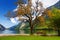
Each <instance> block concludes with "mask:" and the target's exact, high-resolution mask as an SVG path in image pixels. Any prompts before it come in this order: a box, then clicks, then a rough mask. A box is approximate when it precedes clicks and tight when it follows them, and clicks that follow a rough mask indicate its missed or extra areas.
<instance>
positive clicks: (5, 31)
mask: <svg viewBox="0 0 60 40" xmlns="http://www.w3.org/2000/svg"><path fill="white" fill-rule="evenodd" d="M17 33H18V32H17V31H15V30H4V31H0V34H17Z"/></svg>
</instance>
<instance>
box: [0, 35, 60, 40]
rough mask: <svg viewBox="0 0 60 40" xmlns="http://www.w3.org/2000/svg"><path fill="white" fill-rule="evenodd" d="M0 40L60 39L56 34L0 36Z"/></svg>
mask: <svg viewBox="0 0 60 40" xmlns="http://www.w3.org/2000/svg"><path fill="white" fill-rule="evenodd" d="M0 40H60V37H58V36H34V35H33V36H22V35H20V36H0Z"/></svg>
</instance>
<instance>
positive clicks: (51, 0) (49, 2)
mask: <svg viewBox="0 0 60 40" xmlns="http://www.w3.org/2000/svg"><path fill="white" fill-rule="evenodd" d="M36 1H37V0H32V4H33V6H36V4H35V2H36ZM39 1H40V2H42V3H43V6H44V8H47V7H49V6H52V5H54V4H56V3H57V2H58V1H59V0H39Z"/></svg>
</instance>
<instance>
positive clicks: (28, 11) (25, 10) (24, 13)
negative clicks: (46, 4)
mask: <svg viewBox="0 0 60 40" xmlns="http://www.w3.org/2000/svg"><path fill="white" fill-rule="evenodd" d="M17 4H18V5H19V7H18V10H17V11H15V13H16V16H14V17H18V18H19V21H22V20H23V21H28V23H29V25H30V30H31V34H33V28H34V24H35V23H34V22H35V21H34V20H35V19H37V18H38V17H39V16H42V13H43V11H44V8H43V4H42V3H41V2H39V1H38V0H37V1H36V6H35V7H34V6H33V5H32V0H28V4H24V3H23V2H17ZM37 21H38V20H37Z"/></svg>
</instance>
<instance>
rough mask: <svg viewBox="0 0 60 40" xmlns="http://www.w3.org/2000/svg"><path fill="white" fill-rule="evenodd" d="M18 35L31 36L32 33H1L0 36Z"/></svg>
mask: <svg viewBox="0 0 60 40" xmlns="http://www.w3.org/2000/svg"><path fill="white" fill-rule="evenodd" d="M18 35H24V36H29V35H30V34H0V36H18Z"/></svg>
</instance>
